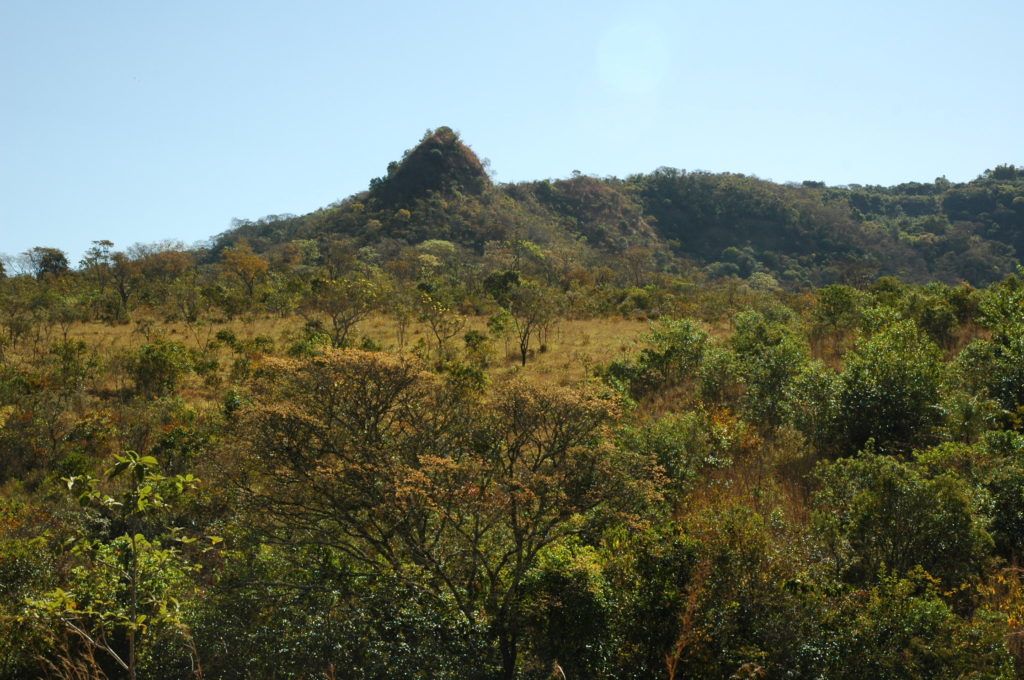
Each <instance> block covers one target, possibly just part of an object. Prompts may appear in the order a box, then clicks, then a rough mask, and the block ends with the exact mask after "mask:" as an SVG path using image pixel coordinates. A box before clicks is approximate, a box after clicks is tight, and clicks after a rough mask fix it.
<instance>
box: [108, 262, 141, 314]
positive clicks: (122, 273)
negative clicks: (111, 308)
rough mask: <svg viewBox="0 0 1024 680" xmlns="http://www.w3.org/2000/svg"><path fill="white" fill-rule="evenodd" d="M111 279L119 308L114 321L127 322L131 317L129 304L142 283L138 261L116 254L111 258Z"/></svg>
mask: <svg viewBox="0 0 1024 680" xmlns="http://www.w3.org/2000/svg"><path fill="white" fill-rule="evenodd" d="M110 261H111V264H110V278H111V283H112V284H113V287H114V292H115V293H116V294H117V308H116V312H115V314H114V319H115V320H117V321H124V320H127V319H128V318H129V316H130V307H129V302H130V301H131V299H132V297H133V296H134V295H135V292H136V290H137V289H138V287H139V285H140V283H141V282H142V272H141V270H140V267H139V263H138V261H137V260H133V259H132V258H130V257H129V256H128V255H126V254H125V253H121V252H118V253H114V254H113V255H111V256H110Z"/></svg>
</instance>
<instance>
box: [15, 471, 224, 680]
mask: <svg viewBox="0 0 1024 680" xmlns="http://www.w3.org/2000/svg"><path fill="white" fill-rule="evenodd" d="M106 477H107V481H106V483H105V482H101V480H98V479H95V478H92V477H69V478H66V479H65V480H64V481H65V482H66V483H67V488H68V490H70V491H71V492H73V493H76V494H78V498H79V501H80V502H81V504H82V505H83V506H84V507H85V508H86V509H87V511H91V512H93V513H96V514H97V515H99V516H100V517H102V518H103V519H104V520H105V521H107V522H109V523H110V524H111V530H112V534H113V535H112V536H111V537H105V538H94V537H93V536H91V535H89V534H88V533H85V532H84V531H83V532H81V533H79V534H78V535H76V536H75V537H74V540H73V541H72V543H71V546H72V554H71V561H72V565H73V568H71V569H69V570H68V576H67V577H66V578H67V580H66V581H65V582H64V583H62V584H61V585H62V587H58V588H55V589H53V590H50V591H48V592H46V593H43V594H41V595H40V596H39V597H37V598H32V599H30V600H29V601H28V602H27V604H26V608H25V612H24V614H23V616H24V617H25V618H26V619H28V620H30V621H32V622H34V623H36V624H37V625H41V626H44V627H46V628H47V629H48V632H49V635H51V636H52V638H51V639H52V644H53V645H54V646H55V649H51V654H57V653H59V651H58V650H60V648H61V647H64V648H65V649H66V650H67V652H66V654H68V653H69V654H70V655H72V658H71V659H69V661H70V662H71V663H72V664H74V665H75V666H79V665H80V664H81V663H83V661H84V663H85V664H89V663H92V659H93V657H92V654H93V653H94V652H98V653H101V654H103V655H105V656H106V657H107V658H109V659H111V660H112V661H113V662H114V663H115V664H116V665H117V667H119V668H120V669H122V670H123V671H124V672H125V674H126V675H127V677H128V678H129V679H130V680H135V679H136V678H137V677H138V674H139V671H140V669H141V667H142V659H143V656H142V654H141V651H142V650H143V649H144V648H146V647H147V646H153V645H158V644H159V645H167V644H168V643H169V642H170V640H171V639H173V638H178V639H179V641H180V640H181V639H182V638H184V639H187V638H188V637H189V636H188V629H187V626H186V625H185V622H184V617H183V604H184V601H185V600H186V598H187V597H189V596H190V591H191V585H190V581H191V579H190V577H189V572H191V571H193V570H194V567H193V565H192V564H191V563H190V562H189V561H188V560H187V559H186V558H185V557H184V556H183V555H182V553H181V552H180V550H179V549H178V548H176V547H172V546H173V545H174V544H176V543H177V544H183V543H184V542H187V541H192V540H195V539H194V538H191V539H190V538H188V537H186V536H185V535H183V534H182V533H181V532H180V530H178V529H176V528H174V527H173V526H171V525H169V524H168V523H167V522H168V519H169V517H168V512H169V510H170V509H171V507H172V504H174V503H175V502H176V501H177V500H178V499H180V498H181V496H182V495H184V494H186V493H188V492H190V491H191V490H192V489H193V488H194V487H195V485H196V482H197V480H196V479H195V478H194V477H192V476H191V475H176V476H166V475H164V474H162V473H161V472H160V471H159V465H158V462H157V460H156V459H155V458H153V457H152V456H142V455H139V454H137V453H135V452H132V451H128V452H126V453H124V454H123V455H118V456H116V458H115V462H114V464H113V465H112V466H111V467H110V469H109V470H108V471H107V475H106ZM121 480H125V482H124V484H123V485H122V486H121V488H120V489H118V490H115V491H114V492H113V493H111V492H109V491H108V490H107V489H106V488H105V487H106V486H107V484H109V483H116V482H119V481H121ZM219 540H220V539H219V538H213V539H211V543H212V544H214V545H215V544H216V543H217V542H219ZM61 633H67V634H68V635H70V636H71V637H72V638H73V639H75V640H77V641H78V645H77V646H76V645H68V643H67V642H66V641H65V638H64V637H62V635H61ZM76 647H84V649H85V654H84V655H83V657H81V659H75V658H74V656H73V655H75V652H74V651H72V650H74V649H76ZM47 661H48V662H50V663H52V661H51V659H50V658H48V659H47ZM50 670H52V671H54V672H57V671H58V668H57V667H55V666H54V667H53V668H51V669H50ZM75 677H78V676H75Z"/></svg>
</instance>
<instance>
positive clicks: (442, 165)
mask: <svg viewBox="0 0 1024 680" xmlns="http://www.w3.org/2000/svg"><path fill="white" fill-rule="evenodd" d="M489 186H491V180H490V178H489V177H488V176H487V171H486V170H485V169H484V166H483V163H481V162H480V159H479V158H477V156H476V154H475V153H473V150H472V149H470V148H469V147H468V146H466V145H465V144H463V143H462V140H461V139H460V138H459V135H458V134H457V133H456V132H455V131H454V130H452V129H451V128H449V127H439V128H437V129H436V130H433V131H430V132H428V133H427V134H426V135H425V136H424V137H423V139H421V140H420V143H419V144H417V145H416V146H415V147H414V148H412V149H410V150H408V151H406V152H405V155H404V156H403V157H402V160H401V161H400V162H397V163H391V164H390V165H389V166H388V175H387V177H384V178H381V179H379V180H375V181H374V182H373V184H372V186H371V188H370V194H371V196H372V197H373V198H376V199H378V200H380V201H381V202H382V203H386V204H391V205H405V204H408V203H411V202H412V201H414V200H416V199H417V198H423V197H424V196H426V195H427V194H428V193H430V192H439V193H442V194H448V193H452V192H454V191H459V192H461V193H464V194H472V195H479V194H481V193H483V191H484V190H485V189H487V188H488V187H489Z"/></svg>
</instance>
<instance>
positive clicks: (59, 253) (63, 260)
mask: <svg viewBox="0 0 1024 680" xmlns="http://www.w3.org/2000/svg"><path fill="white" fill-rule="evenodd" d="M24 257H25V258H26V259H27V260H28V262H29V266H30V267H31V271H32V274H33V275H34V276H35V277H36V278H37V279H39V280H43V279H46V278H50V277H56V276H60V275H61V274H66V273H67V272H68V271H69V270H70V267H69V265H68V256H67V255H65V254H64V251H63V250H59V249H57V248H45V247H42V246H36V247H35V248H32V249H30V250H28V251H26V252H25V255H24Z"/></svg>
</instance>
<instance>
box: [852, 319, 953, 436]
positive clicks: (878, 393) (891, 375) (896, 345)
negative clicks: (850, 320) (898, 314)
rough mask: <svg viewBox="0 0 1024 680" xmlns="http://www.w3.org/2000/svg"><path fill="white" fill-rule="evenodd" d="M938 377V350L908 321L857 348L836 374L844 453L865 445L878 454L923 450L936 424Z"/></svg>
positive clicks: (864, 341) (940, 369)
mask: <svg viewBox="0 0 1024 680" xmlns="http://www.w3.org/2000/svg"><path fill="white" fill-rule="evenodd" d="M941 373H942V364H941V354H940V352H939V349H938V348H937V347H936V346H935V344H934V343H932V342H931V340H929V339H928V338H927V337H925V336H924V335H923V334H922V333H921V332H920V331H919V330H918V329H917V327H916V326H915V325H914V323H913V322H911V321H899V322H896V323H893V324H891V325H889V326H887V327H886V328H884V329H883V330H880V331H879V332H878V333H876V334H875V335H873V336H872V337H870V338H867V339H865V340H862V341H861V342H860V343H858V345H857V346H856V348H854V350H853V351H852V352H850V354H849V355H848V356H847V358H846V362H845V366H844V368H843V372H842V374H841V380H842V390H841V392H840V396H839V403H840V407H839V415H840V419H841V421H842V426H843V428H844V430H845V436H846V441H847V449H846V452H852V451H856V450H857V449H860V448H861V447H863V446H864V445H865V444H866V443H867V442H868V440H869V439H873V440H874V441H875V444H876V446H877V447H878V449H879V450H880V451H883V452H893V451H909V450H910V449H911V448H913V447H915V446H921V445H924V444H927V443H928V442H929V440H930V439H931V436H932V433H933V429H934V428H935V426H936V425H938V423H939V421H940V419H941V412H940V410H939V408H938V405H939V401H940V396H939V384H940V377H941Z"/></svg>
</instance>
